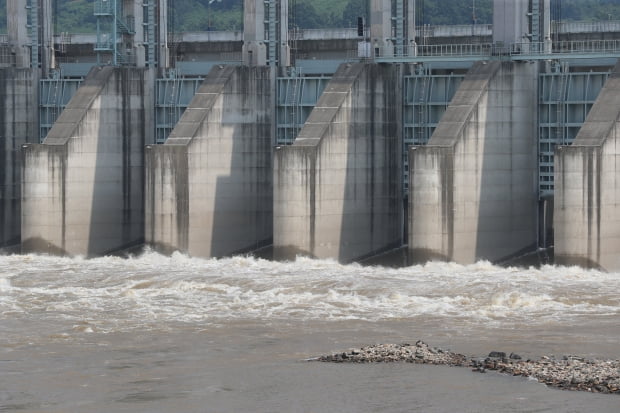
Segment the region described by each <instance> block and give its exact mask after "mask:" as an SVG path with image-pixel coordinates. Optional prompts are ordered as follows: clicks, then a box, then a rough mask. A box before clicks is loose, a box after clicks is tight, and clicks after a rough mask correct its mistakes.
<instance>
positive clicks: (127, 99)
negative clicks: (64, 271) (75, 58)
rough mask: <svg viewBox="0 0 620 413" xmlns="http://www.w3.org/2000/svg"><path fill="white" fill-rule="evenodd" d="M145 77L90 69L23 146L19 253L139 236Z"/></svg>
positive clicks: (103, 250) (93, 247)
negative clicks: (46, 126) (50, 121)
mask: <svg viewBox="0 0 620 413" xmlns="http://www.w3.org/2000/svg"><path fill="white" fill-rule="evenodd" d="M145 77H146V71H145V70H144V69H130V68H124V69H121V68H113V67H94V68H93V69H92V70H91V71H90V73H89V74H88V76H87V77H86V79H85V81H84V83H83V84H82V86H81V87H80V88H79V89H78V91H77V93H76V94H75V95H74V96H73V98H72V99H71V100H70V102H69V104H68V105H67V107H66V108H65V110H64V111H63V112H62V113H61V115H60V117H59V118H58V120H57V121H56V123H55V124H54V126H53V127H52V129H51V130H50V132H49V134H48V135H47V137H46V138H45V140H44V142H43V144H30V145H25V148H24V150H23V156H24V161H23V169H22V251H23V252H39V253H54V254H63V255H65V254H66V255H82V256H95V255H102V254H107V253H111V252H115V251H118V250H121V249H124V248H127V247H130V246H132V245H136V244H141V243H142V242H143V240H144V208H143V205H144V202H143V197H144V191H143V187H144V178H143V166H144V150H143V148H144V145H145V144H146V143H147V142H146V141H145V139H146V136H147V130H149V129H150V128H148V127H147V125H148V124H150V123H151V122H152V121H151V119H150V118H149V116H148V113H147V111H146V107H145V106H147V104H145V102H148V96H149V94H150V92H149V91H148V90H147V89H146V87H145V84H146V83H145V82H146V80H145Z"/></svg>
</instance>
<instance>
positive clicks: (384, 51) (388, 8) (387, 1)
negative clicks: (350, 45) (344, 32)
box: [370, 0, 394, 57]
mask: <svg viewBox="0 0 620 413" xmlns="http://www.w3.org/2000/svg"><path fill="white" fill-rule="evenodd" d="M370 6H371V8H370V42H371V45H372V48H373V52H374V55H375V56H380V57H389V56H393V55H394V50H393V43H392V41H391V37H392V21H391V19H392V1H391V0H370Z"/></svg>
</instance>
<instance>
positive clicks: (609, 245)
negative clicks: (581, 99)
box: [553, 62, 620, 271]
mask: <svg viewBox="0 0 620 413" xmlns="http://www.w3.org/2000/svg"><path fill="white" fill-rule="evenodd" d="M619 164H620V62H619V63H617V64H616V66H615V67H614V69H613V72H612V73H611V75H610V77H609V78H608V79H607V82H606V83H605V85H604V87H603V90H602V91H601V93H600V94H599V96H598V98H597V99H596V102H595V103H594V106H593V107H592V109H591V110H590V112H589V113H588V116H587V118H586V121H585V123H584V124H583V126H582V127H581V129H580V130H579V133H578V134H577V136H576V137H575V140H574V141H573V144H572V145H571V146H561V147H557V148H556V151H555V199H554V211H553V216H554V220H553V227H554V240H555V260H556V262H557V263H558V264H564V265H580V266H583V267H594V268H601V269H605V270H607V271H619V270H620V167H619V166H618V165H619Z"/></svg>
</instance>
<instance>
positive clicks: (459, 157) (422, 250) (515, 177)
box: [408, 61, 537, 264]
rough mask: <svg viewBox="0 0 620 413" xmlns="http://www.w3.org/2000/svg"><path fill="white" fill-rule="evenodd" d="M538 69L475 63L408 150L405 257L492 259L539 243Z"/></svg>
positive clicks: (466, 260)
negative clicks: (434, 122)
mask: <svg viewBox="0 0 620 413" xmlns="http://www.w3.org/2000/svg"><path fill="white" fill-rule="evenodd" d="M536 107H537V65H535V64H529V63H510V62H499V61H496V62H488V63H476V64H474V66H473V67H472V68H471V69H470V71H469V72H468V73H467V75H466V76H465V79H464V80H463V82H462V83H461V85H460V87H459V89H458V91H457V92H456V94H455V96H454V98H453V99H452V101H451V103H450V105H449V106H448V108H447V110H446V112H445V114H444V116H443V117H442V119H441V121H440V123H439V125H438V126H437V128H436V129H435V131H434V133H433V135H432V136H431V139H430V141H429V142H428V144H427V145H426V146H418V147H411V148H410V150H409V164H410V174H409V189H410V191H409V223H408V225H409V233H408V237H409V255H410V259H411V260H412V261H413V262H424V261H428V260H433V259H438V260H447V261H455V262H458V263H463V264H468V263H473V262H475V261H476V260H480V259H486V260H490V261H498V260H502V259H504V258H508V257H510V256H513V255H516V254H518V253H519V252H521V251H524V250H527V249H528V248H532V249H533V248H534V247H535V246H536V240H537V187H536V185H537V179H536V165H537V160H536V136H537V133H536V128H537V118H536Z"/></svg>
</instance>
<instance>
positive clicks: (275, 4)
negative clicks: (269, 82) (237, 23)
mask: <svg viewBox="0 0 620 413" xmlns="http://www.w3.org/2000/svg"><path fill="white" fill-rule="evenodd" d="M243 19H244V25H243V51H242V54H243V63H244V64H246V65H250V66H264V65H269V66H274V67H275V66H282V67H286V66H289V65H290V48H289V45H288V0H245V3H244V18H243Z"/></svg>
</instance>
